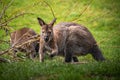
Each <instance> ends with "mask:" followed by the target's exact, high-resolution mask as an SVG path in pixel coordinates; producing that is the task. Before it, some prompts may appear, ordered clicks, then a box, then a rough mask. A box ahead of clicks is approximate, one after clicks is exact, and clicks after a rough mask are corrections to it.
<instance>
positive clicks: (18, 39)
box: [10, 27, 39, 59]
mask: <svg viewBox="0 0 120 80" xmlns="http://www.w3.org/2000/svg"><path fill="white" fill-rule="evenodd" d="M35 35H37V34H36V33H35V32H34V30H32V29H30V28H26V27H24V28H22V29H19V30H16V31H14V32H12V33H11V34H10V44H11V47H14V46H16V45H20V44H22V43H24V42H26V41H27V40H29V39H30V37H32V36H35ZM38 50H39V43H38V41H36V42H33V43H28V44H25V45H23V46H22V47H20V48H17V49H16V48H14V57H16V52H17V51H21V52H27V54H26V56H27V57H29V58H31V59H33V57H34V56H35V55H36V53H37V52H38Z"/></svg>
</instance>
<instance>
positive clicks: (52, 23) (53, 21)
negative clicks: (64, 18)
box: [50, 18, 56, 26]
mask: <svg viewBox="0 0 120 80" xmlns="http://www.w3.org/2000/svg"><path fill="white" fill-rule="evenodd" d="M55 22H56V18H54V19H53V20H52V22H51V23H50V24H51V25H52V26H53V25H54V23H55Z"/></svg>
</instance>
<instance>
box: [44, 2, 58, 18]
mask: <svg viewBox="0 0 120 80" xmlns="http://www.w3.org/2000/svg"><path fill="white" fill-rule="evenodd" d="M43 2H44V3H45V4H47V6H48V7H49V8H50V10H51V12H52V15H53V17H54V18H56V17H55V14H54V11H53V9H52V7H51V6H50V5H49V4H48V3H47V2H46V1H43Z"/></svg>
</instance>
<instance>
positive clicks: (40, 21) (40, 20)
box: [37, 17, 46, 26]
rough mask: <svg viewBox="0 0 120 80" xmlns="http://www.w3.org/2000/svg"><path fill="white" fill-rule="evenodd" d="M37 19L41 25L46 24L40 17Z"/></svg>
mask: <svg viewBox="0 0 120 80" xmlns="http://www.w3.org/2000/svg"><path fill="white" fill-rule="evenodd" d="M37 19H38V22H39V24H40V25H41V26H43V25H45V24H46V23H45V22H44V21H43V20H42V19H41V18H39V17H38V18H37Z"/></svg>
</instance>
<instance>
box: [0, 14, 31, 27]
mask: <svg viewBox="0 0 120 80" xmlns="http://www.w3.org/2000/svg"><path fill="white" fill-rule="evenodd" d="M25 14H32V15H33V13H20V14H17V15H15V16H14V17H12V18H10V19H8V20H6V21H5V22H3V23H1V24H0V27H2V26H5V25H6V24H8V23H9V22H10V21H12V20H14V19H16V18H18V17H19V16H23V15H25Z"/></svg>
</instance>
